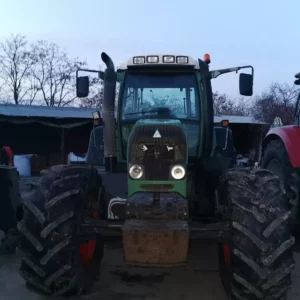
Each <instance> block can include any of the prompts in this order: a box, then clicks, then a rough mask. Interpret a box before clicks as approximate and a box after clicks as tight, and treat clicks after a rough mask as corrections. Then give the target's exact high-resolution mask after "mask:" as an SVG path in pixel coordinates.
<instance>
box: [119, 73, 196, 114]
mask: <svg viewBox="0 0 300 300" xmlns="http://www.w3.org/2000/svg"><path fill="white" fill-rule="evenodd" d="M160 112H164V114H165V118H168V119H169V118H172V119H189V120H197V119H199V99H198V90H197V81H196V76H195V74H193V73H177V74H174V73H161V72H160V73H140V72H139V73H129V74H128V75H127V78H126V81H125V86H124V88H123V95H122V113H121V118H122V120H137V119H141V118H156V117H157V116H156V115H157V113H160Z"/></svg>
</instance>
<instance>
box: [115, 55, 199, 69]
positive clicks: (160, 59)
mask: <svg viewBox="0 0 300 300" xmlns="http://www.w3.org/2000/svg"><path fill="white" fill-rule="evenodd" d="M149 57H152V58H153V57H157V59H156V61H157V62H148V58H149ZM165 57H174V62H165V61H164V58H165ZM179 57H185V58H187V63H178V62H177V59H178V58H179ZM135 58H144V63H136V62H135ZM145 66H151V67H154V66H158V67H160V66H162V67H165V66H174V67H193V68H194V69H199V62H198V60H195V59H193V58H192V57H191V56H187V55H176V54H149V55H136V56H133V57H131V58H129V59H128V60H127V61H125V62H124V63H122V64H121V65H120V66H119V68H118V69H119V70H127V69H128V68H130V69H131V68H140V67H145Z"/></svg>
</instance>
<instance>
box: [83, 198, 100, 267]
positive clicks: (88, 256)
mask: <svg viewBox="0 0 300 300" xmlns="http://www.w3.org/2000/svg"><path fill="white" fill-rule="evenodd" d="M96 200H97V198H96V197H95V195H94V194H89V195H88V196H87V206H89V204H90V203H92V202H93V201H96ZM98 217H99V213H98V211H96V210H95V211H93V212H92V218H94V219H97V218H98ZM96 247H97V240H89V241H87V243H84V244H81V245H80V251H79V252H80V258H81V262H82V263H83V264H84V265H88V264H89V263H90V262H91V261H92V260H93V257H94V254H95V250H96Z"/></svg>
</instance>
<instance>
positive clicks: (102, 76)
mask: <svg viewBox="0 0 300 300" xmlns="http://www.w3.org/2000/svg"><path fill="white" fill-rule="evenodd" d="M79 71H82V72H89V73H98V75H99V78H100V79H102V80H104V72H102V71H99V70H90V69H77V70H76V78H77V77H78V73H79Z"/></svg>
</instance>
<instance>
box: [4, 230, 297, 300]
mask: <svg viewBox="0 0 300 300" xmlns="http://www.w3.org/2000/svg"><path fill="white" fill-rule="evenodd" d="M0 240H1V233H0ZM295 260H296V269H295V271H294V273H293V289H292V290H291V292H290V295H289V300H296V299H299V297H300V253H299V252H295ZM18 267H19V259H18V258H17V257H16V256H15V255H6V256H0V299H1V300H17V299H22V300H46V299H51V298H49V297H45V296H43V295H40V294H37V293H35V292H33V291H31V290H29V289H28V288H26V286H25V284H24V281H23V279H22V278H21V277H20V276H19V274H18ZM69 299H70V298H69ZM96 299H97V300H99V299H101V300H168V299H170V300H171V299H172V300H196V299H203V300H225V299H227V297H226V296H225V293H224V291H223V287H222V285H221V281H220V279H219V274H218V260H217V249H216V245H215V244H213V243H206V242H204V241H201V242H197V243H193V244H191V247H190V256H189V262H188V265H187V266H186V267H180V268H174V269H165V270H156V269H136V268H130V269H128V268H126V267H125V266H124V261H123V257H122V251H121V248H120V245H119V244H118V243H115V244H113V245H111V244H110V246H109V248H107V249H106V252H105V256H104V259H103V263H102V267H101V275H100V279H99V282H96V283H95V285H94V287H93V288H92V290H91V291H90V293H89V294H88V295H83V296H78V297H72V298H71V299H70V300H96Z"/></svg>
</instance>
